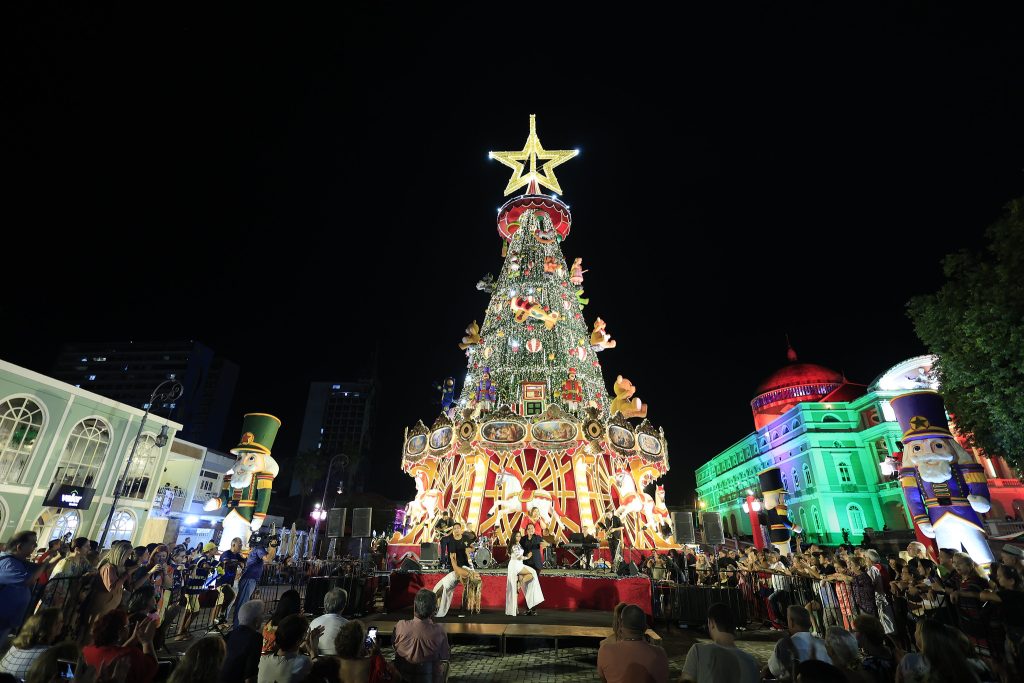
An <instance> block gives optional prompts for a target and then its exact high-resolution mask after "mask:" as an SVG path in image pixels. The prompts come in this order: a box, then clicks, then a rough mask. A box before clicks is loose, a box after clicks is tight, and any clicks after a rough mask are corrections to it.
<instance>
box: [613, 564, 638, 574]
mask: <svg viewBox="0 0 1024 683" xmlns="http://www.w3.org/2000/svg"><path fill="white" fill-rule="evenodd" d="M618 574H619V576H639V574H640V567H638V566H636V562H623V563H621V564H619V571H618Z"/></svg>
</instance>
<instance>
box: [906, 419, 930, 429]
mask: <svg viewBox="0 0 1024 683" xmlns="http://www.w3.org/2000/svg"><path fill="white" fill-rule="evenodd" d="M910 426H911V427H913V429H914V430H915V431H921V430H922V429H928V428H929V427H931V423H929V422H928V418H926V417H924V416H922V415H915V416H914V417H912V418H910Z"/></svg>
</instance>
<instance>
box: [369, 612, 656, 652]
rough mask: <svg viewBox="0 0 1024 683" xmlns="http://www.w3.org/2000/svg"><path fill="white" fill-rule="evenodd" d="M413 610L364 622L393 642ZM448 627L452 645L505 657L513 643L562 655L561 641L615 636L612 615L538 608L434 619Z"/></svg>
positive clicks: (593, 643)
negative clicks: (548, 645)
mask: <svg viewBox="0 0 1024 683" xmlns="http://www.w3.org/2000/svg"><path fill="white" fill-rule="evenodd" d="M412 616H413V615H412V610H411V609H410V608H405V609H403V610H401V611H400V612H389V613H387V614H375V615H371V616H369V617H366V618H364V621H365V622H366V624H367V625H368V626H375V627H377V633H378V636H379V637H381V638H383V639H384V640H386V641H388V642H390V640H391V638H392V636H393V634H394V630H395V624H396V623H398V622H399V621H402V620H405V619H411V618H412ZM434 621H435V622H437V623H438V624H440V625H441V626H442V627H444V630H445V632H446V633H447V634H448V638H449V641H451V642H458V641H462V642H465V641H471V642H480V641H481V640H484V641H486V640H491V641H493V642H494V643H495V645H496V646H497V649H498V651H499V652H500V653H501V655H502V656H505V654H506V653H507V652H508V646H509V645H510V644H511V643H510V641H518V642H519V643H521V645H519V646H513V647H516V648H517V651H520V652H521V651H522V649H521V648H525V647H526V641H552V640H553V641H554V645H555V653H556V654H557V653H558V645H559V641H562V644H563V645H564V644H565V643H566V641H571V642H576V643H580V642H587V643H588V644H589V645H590V646H592V647H597V646H598V645H599V644H600V642H601V641H602V640H604V639H605V638H609V637H611V636H612V628H611V614H609V613H608V612H604V611H596V610H544V609H541V608H540V607H538V608H537V614H536V615H534V616H526V615H525V614H523V615H520V616H518V617H510V616H508V615H507V614H505V613H504V612H491V611H483V612H480V614H463V615H462V616H459V613H458V612H454V611H452V612H449V613H448V615H447V616H446V617H444V618H443V619H436V618H435V619H434ZM647 637H648V638H649V639H650V640H651V642H654V643H660V642H661V636H660V635H659V634H658V633H657V632H656V631H654V630H653V629H647Z"/></svg>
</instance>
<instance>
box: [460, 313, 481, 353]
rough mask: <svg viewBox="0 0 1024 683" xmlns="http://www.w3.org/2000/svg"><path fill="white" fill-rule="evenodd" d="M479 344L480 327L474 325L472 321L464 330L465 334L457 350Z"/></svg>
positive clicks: (474, 322)
mask: <svg viewBox="0 0 1024 683" xmlns="http://www.w3.org/2000/svg"><path fill="white" fill-rule="evenodd" d="M479 343H480V326H479V325H477V324H476V321H475V320H474V321H473V322H471V323H470V324H469V327H467V328H466V334H465V335H463V337H462V343H460V344H459V348H460V349H462V350H464V351H465V350H466V349H468V348H469V347H470V346H474V345H476V344H479Z"/></svg>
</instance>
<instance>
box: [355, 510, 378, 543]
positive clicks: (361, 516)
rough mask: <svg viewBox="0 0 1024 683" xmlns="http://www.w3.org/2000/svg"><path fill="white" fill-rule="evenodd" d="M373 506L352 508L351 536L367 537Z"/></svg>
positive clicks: (370, 526) (370, 525)
mask: <svg viewBox="0 0 1024 683" xmlns="http://www.w3.org/2000/svg"><path fill="white" fill-rule="evenodd" d="M372 518H373V508H352V537H353V538H368V537H369V536H370V529H371V528H372Z"/></svg>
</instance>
